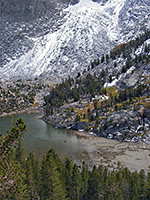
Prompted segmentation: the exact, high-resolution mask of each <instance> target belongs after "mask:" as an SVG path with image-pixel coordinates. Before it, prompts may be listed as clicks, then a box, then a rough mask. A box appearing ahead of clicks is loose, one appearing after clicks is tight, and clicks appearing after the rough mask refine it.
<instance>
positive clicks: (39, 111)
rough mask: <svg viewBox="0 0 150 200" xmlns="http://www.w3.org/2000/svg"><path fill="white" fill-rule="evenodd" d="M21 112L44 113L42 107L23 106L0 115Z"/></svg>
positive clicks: (4, 115)
mask: <svg viewBox="0 0 150 200" xmlns="http://www.w3.org/2000/svg"><path fill="white" fill-rule="evenodd" d="M23 113H28V114H30V113H44V110H43V109H40V108H38V107H29V108H25V109H23V110H18V111H12V112H9V113H2V114H1V115H0V117H6V116H10V115H18V114H23Z"/></svg>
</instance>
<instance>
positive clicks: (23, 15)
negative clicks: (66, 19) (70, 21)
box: [0, 0, 69, 22]
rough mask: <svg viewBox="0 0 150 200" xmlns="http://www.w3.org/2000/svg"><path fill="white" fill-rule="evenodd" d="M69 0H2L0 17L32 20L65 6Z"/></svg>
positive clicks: (13, 19)
mask: <svg viewBox="0 0 150 200" xmlns="http://www.w3.org/2000/svg"><path fill="white" fill-rule="evenodd" d="M68 3H69V0H32V1H31V0H2V1H1V3H0V17H5V18H6V19H7V20H12V21H14V22H16V21H32V20H35V19H37V18H40V17H42V16H44V15H46V14H47V13H49V12H53V11H55V10H61V9H62V8H64V7H65V5H66V6H67V5H68Z"/></svg>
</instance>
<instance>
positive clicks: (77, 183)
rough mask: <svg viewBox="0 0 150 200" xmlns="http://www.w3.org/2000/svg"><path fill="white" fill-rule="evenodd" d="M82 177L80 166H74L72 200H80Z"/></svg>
mask: <svg viewBox="0 0 150 200" xmlns="http://www.w3.org/2000/svg"><path fill="white" fill-rule="evenodd" d="M81 180H82V179H81V175H80V171H79V169H78V166H77V165H76V164H74V166H73V171H72V184H71V193H70V195H71V199H72V200H80V199H81V198H80V196H81V194H80V190H81V185H82V182H81Z"/></svg>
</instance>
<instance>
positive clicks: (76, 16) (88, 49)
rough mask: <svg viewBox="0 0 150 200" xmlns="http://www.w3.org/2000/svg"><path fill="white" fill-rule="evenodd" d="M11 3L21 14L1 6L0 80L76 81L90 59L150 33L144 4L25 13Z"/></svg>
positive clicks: (111, 0) (149, 11) (78, 5)
mask: <svg viewBox="0 0 150 200" xmlns="http://www.w3.org/2000/svg"><path fill="white" fill-rule="evenodd" d="M6 2H8V1H6ZM13 2H14V3H13V5H15V3H16V5H17V9H18V10H19V13H20V14H21V13H23V14H21V15H20V14H16V13H18V12H16V13H15V12H14V7H11V5H10V6H8V5H7V3H5V2H2V3H1V11H0V16H1V18H0V20H1V22H0V28H1V30H2V31H1V33H0V41H1V43H0V48H1V51H0V66H1V68H0V78H7V79H20V78H24V79H28V78H35V77H44V78H49V79H51V80H55V78H57V80H58V79H59V78H60V79H61V78H62V77H66V76H68V75H71V76H75V75H77V73H78V72H79V71H83V70H84V69H85V68H86V67H87V63H90V61H91V60H92V59H94V58H98V57H100V56H101V55H102V54H103V53H106V52H108V51H109V50H110V49H112V48H113V47H114V46H116V45H118V44H120V43H123V42H127V41H128V40H129V39H132V38H134V37H135V36H136V35H139V33H142V32H143V31H145V29H146V28H149V27H150V24H149V21H150V2H149V0H144V1H137V0H133V1H132V2H131V1H127V0H108V1H107V0H102V1H100V0H98V1H92V0H80V1H79V2H78V0H72V1H71V2H70V3H68V1H65V2H63V1H56V2H55V3H54V2H53V1H51V2H50V1H38V3H37V2H36V1H32V2H30V3H29V5H30V6H29V5H28V4H26V5H28V6H27V8H26V9H25V7H24V8H23V6H22V3H21V1H13ZM18 2H19V3H18ZM68 4H69V6H67V5H68ZM35 5H37V7H36V8H35V7H34V6H35ZM24 6H25V4H24ZM5 7H8V9H3V8H5ZM53 8H55V9H53ZM31 11H32V12H31ZM8 12H9V13H10V15H8ZM8 16H9V17H8ZM12 16H13V22H12V21H10V18H11V17H12ZM20 16H21V18H20ZM8 19H9V20H8ZM18 19H20V20H18ZM21 19H22V20H21ZM85 61H86V62H85Z"/></svg>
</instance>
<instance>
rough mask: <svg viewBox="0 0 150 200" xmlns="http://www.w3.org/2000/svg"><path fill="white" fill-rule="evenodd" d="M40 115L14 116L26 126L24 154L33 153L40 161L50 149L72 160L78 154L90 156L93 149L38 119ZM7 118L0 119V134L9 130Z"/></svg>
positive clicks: (66, 132)
mask: <svg viewBox="0 0 150 200" xmlns="http://www.w3.org/2000/svg"><path fill="white" fill-rule="evenodd" d="M41 116H42V115H41V114H27V113H24V114H20V115H14V120H16V119H17V118H20V117H21V118H22V119H23V120H24V122H25V124H26V125H27V131H26V132H25V134H24V137H23V145H24V149H25V152H26V154H29V153H30V152H32V151H34V152H35V153H36V155H37V156H38V157H39V158H41V159H42V157H43V155H44V154H45V153H46V152H47V151H48V150H49V149H50V148H52V149H54V150H55V151H56V153H57V154H58V155H59V157H60V158H61V159H62V160H64V159H65V157H68V158H73V157H74V156H75V155H76V154H78V153H80V152H87V153H88V154H90V153H91V152H92V151H94V147H92V146H91V145H89V144H83V143H80V142H79V140H78V138H77V136H76V135H75V134H72V133H71V131H69V130H65V129H56V128H54V127H52V126H51V125H50V124H46V123H45V122H44V121H43V120H41V119H40V117H41ZM11 126H12V124H11V120H10V117H9V116H6V117H1V118H0V133H2V134H3V135H6V132H7V129H9V130H10V129H11Z"/></svg>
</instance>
